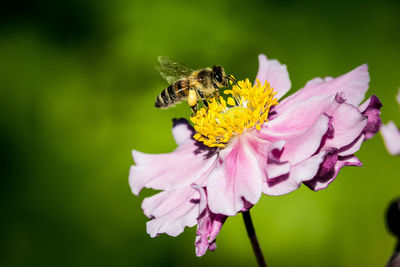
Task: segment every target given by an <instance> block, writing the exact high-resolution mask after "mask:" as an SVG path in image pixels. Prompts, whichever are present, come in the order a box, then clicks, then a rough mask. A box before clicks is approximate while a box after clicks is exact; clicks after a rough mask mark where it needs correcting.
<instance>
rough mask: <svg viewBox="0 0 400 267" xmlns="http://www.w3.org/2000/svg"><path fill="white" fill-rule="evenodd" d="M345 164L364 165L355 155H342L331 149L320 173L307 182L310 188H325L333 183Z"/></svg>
mask: <svg viewBox="0 0 400 267" xmlns="http://www.w3.org/2000/svg"><path fill="white" fill-rule="evenodd" d="M344 166H359V167H360V166H362V163H361V161H360V160H359V159H358V158H356V157H355V156H353V155H350V156H346V157H340V156H338V155H337V151H334V150H333V151H330V152H329V153H328V154H327V155H326V157H325V159H324V162H323V163H322V165H321V167H320V169H319V171H318V174H317V175H316V176H315V177H314V178H313V179H312V180H310V181H308V182H305V183H304V184H305V185H307V186H308V187H309V188H310V189H312V190H314V191H316V190H321V189H325V188H326V187H328V185H329V184H330V183H332V182H333V181H334V180H335V178H336V176H337V175H338V173H339V171H340V169H341V168H342V167H344Z"/></svg>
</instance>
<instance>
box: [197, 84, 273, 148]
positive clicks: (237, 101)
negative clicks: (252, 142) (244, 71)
mask: <svg viewBox="0 0 400 267" xmlns="http://www.w3.org/2000/svg"><path fill="white" fill-rule="evenodd" d="M224 94H227V95H228V94H230V95H231V96H229V97H228V100H227V101H225V99H224V98H223V97H221V96H220V97H219V98H218V99H215V98H213V99H212V100H211V102H210V103H209V104H208V108H206V107H203V108H201V109H200V110H198V111H197V112H196V113H195V114H194V115H193V116H192V117H191V120H192V122H193V123H194V129H195V130H196V132H197V133H196V134H195V135H194V136H193V137H194V139H196V140H198V141H201V142H203V143H204V144H205V145H206V146H209V147H220V148H223V147H225V146H226V145H227V144H228V143H229V140H230V139H231V138H232V137H234V136H236V135H240V134H242V133H243V132H244V131H246V130H247V129H253V128H256V129H257V130H260V129H261V126H262V125H263V124H264V123H265V122H267V121H268V113H269V110H270V108H271V107H272V106H275V105H277V104H278V100H277V99H276V98H275V97H274V96H275V94H276V92H274V90H273V88H272V87H271V86H270V85H269V83H268V82H267V81H266V82H265V84H264V85H261V82H260V81H259V80H258V79H257V81H256V84H255V85H254V86H252V84H251V82H250V81H249V79H246V80H245V81H239V82H238V83H237V84H235V85H233V86H232V89H231V90H225V91H224Z"/></svg>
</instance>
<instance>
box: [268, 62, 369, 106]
mask: <svg viewBox="0 0 400 267" xmlns="http://www.w3.org/2000/svg"><path fill="white" fill-rule="evenodd" d="M368 84H369V73H368V66H367V65H366V64H364V65H361V66H359V67H358V68H356V69H354V70H352V71H350V72H348V73H346V74H344V75H342V76H339V77H337V78H331V77H328V78H326V79H321V78H315V79H313V80H311V81H309V82H308V83H307V84H306V85H305V86H304V88H302V89H300V90H299V91H297V92H296V93H294V94H292V95H291V96H289V97H287V98H286V99H284V100H282V101H281V102H280V103H279V105H278V106H276V108H274V111H276V112H277V113H281V112H283V111H284V110H286V109H288V108H289V107H290V106H292V105H293V104H295V103H297V102H299V101H302V100H305V99H308V98H311V97H314V96H321V95H330V96H334V95H336V94H337V93H339V92H343V97H344V99H345V100H346V102H347V103H349V104H352V105H354V106H358V105H359V104H360V103H361V101H362V100H363V99H364V96H365V92H366V91H367V90H368Z"/></svg>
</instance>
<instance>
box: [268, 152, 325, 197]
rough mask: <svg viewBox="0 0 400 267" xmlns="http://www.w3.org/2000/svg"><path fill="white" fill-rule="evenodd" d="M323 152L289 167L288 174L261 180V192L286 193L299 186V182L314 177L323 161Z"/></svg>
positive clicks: (270, 193) (271, 193)
mask: <svg viewBox="0 0 400 267" xmlns="http://www.w3.org/2000/svg"><path fill="white" fill-rule="evenodd" d="M324 156H325V152H320V153H318V154H316V155H314V156H312V157H310V158H308V159H306V160H304V161H301V162H300V163H298V164H296V165H294V166H292V167H291V169H290V174H287V175H283V176H281V177H278V178H276V179H273V180H269V179H268V180H264V181H263V193H264V194H267V195H271V196H279V195H284V194H288V193H290V192H292V191H294V190H296V189H297V188H299V187H300V185H301V183H302V182H304V181H308V180H310V179H312V178H313V177H315V175H316V174H317V173H318V169H319V166H320V164H321V163H322V162H323V160H324Z"/></svg>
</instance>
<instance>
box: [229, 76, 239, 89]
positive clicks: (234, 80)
mask: <svg viewBox="0 0 400 267" xmlns="http://www.w3.org/2000/svg"><path fill="white" fill-rule="evenodd" d="M228 80H230V81H231V82H232V83H233V84H234V85H236V86H238V87H239V88H241V87H240V86H239V84H238V83H237V81H236V79H235V78H234V77H233V76H232V75H229V76H228Z"/></svg>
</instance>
